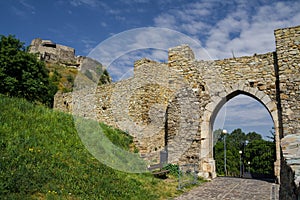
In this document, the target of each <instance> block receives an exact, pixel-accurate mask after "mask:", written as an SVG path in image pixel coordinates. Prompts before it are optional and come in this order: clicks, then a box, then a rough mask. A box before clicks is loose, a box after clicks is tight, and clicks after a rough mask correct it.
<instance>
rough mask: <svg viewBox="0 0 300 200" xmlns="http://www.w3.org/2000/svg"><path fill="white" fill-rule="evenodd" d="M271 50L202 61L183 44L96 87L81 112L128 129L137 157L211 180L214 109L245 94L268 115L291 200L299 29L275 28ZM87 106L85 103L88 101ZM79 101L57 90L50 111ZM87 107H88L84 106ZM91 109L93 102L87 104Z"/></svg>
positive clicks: (298, 133)
mask: <svg viewBox="0 0 300 200" xmlns="http://www.w3.org/2000/svg"><path fill="white" fill-rule="evenodd" d="M275 40H276V51H275V52H271V53H266V54H261V55H254V56H248V57H240V58H229V59H224V60H215V61H199V60H195V59H194V54H193V52H192V50H191V49H190V48H189V47H188V46H185V45H183V46H179V47H175V48H172V49H170V50H169V60H168V63H157V62H154V61H150V60H147V59H142V60H139V61H137V62H136V63H135V66H134V77H133V78H130V79H127V80H123V81H120V82H116V83H113V84H110V85H104V86H100V87H98V88H97V91H96V94H95V98H94V100H95V102H96V103H95V104H94V105H95V107H91V108H88V109H86V111H84V110H83V111H82V115H84V116H90V111H91V110H93V111H95V112H96V115H95V116H93V117H94V118H96V119H97V120H99V121H103V122H105V123H107V124H109V125H112V126H115V127H118V128H120V129H122V130H126V131H128V132H129V133H130V134H131V135H133V136H134V137H135V140H136V143H137V145H138V147H139V150H140V153H141V156H144V157H146V158H147V159H148V160H150V161H153V162H157V160H158V159H159V155H160V152H161V151H162V150H165V151H167V153H168V162H172V163H179V164H183V163H198V165H199V171H200V175H202V176H204V177H212V178H214V177H215V175H216V174H215V162H214V159H213V136H212V126H213V123H214V120H215V117H216V114H217V113H218V111H219V109H220V108H221V107H222V106H223V105H224V104H225V103H226V102H227V101H228V100H229V99H231V98H233V97H235V96H237V95H239V94H245V95H248V96H250V97H253V98H254V99H256V100H258V101H259V102H261V103H262V104H263V105H264V106H265V108H266V109H267V110H268V112H269V113H270V115H271V117H272V119H273V122H274V128H275V134H276V149H277V151H276V158H277V160H276V162H275V175H276V176H277V178H278V180H279V181H280V183H281V190H280V193H281V194H280V195H281V197H282V198H283V199H293V198H296V196H297V193H299V190H297V188H298V184H299V179H298V176H297V175H300V171H299V170H300V169H299V166H300V160H299V158H300V153H299V152H300V150H299V148H298V146H299V144H300V129H299V121H300V104H299V101H300V27H299V26H298V27H291V28H284V29H278V30H276V31H275ZM87 101H90V99H87ZM74 104H76V99H75V100H74V101H72V97H71V94H61V93H58V94H57V95H56V98H55V107H56V108H58V109H61V110H64V111H68V112H71V111H72V106H73V105H74ZM87 105H88V104H87ZM91 105H93V104H91Z"/></svg>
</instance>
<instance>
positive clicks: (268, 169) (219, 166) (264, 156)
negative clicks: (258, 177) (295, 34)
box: [214, 129, 276, 176]
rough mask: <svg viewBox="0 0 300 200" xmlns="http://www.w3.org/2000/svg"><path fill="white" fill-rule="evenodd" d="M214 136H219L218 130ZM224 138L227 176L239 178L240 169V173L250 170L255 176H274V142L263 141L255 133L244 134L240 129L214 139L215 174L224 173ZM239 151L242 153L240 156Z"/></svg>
mask: <svg viewBox="0 0 300 200" xmlns="http://www.w3.org/2000/svg"><path fill="white" fill-rule="evenodd" d="M214 135H217V136H219V135H220V130H216V133H214ZM224 137H225V139H226V169H227V175H229V176H239V175H240V167H241V168H242V173H244V172H248V171H249V170H250V171H251V173H255V174H267V175H272V174H274V162H275V159H276V156H275V142H274V141H266V140H263V139H262V136H261V135H260V134H258V133H256V132H249V133H248V134H245V133H244V132H243V131H242V130H241V129H235V130H234V131H232V133H230V134H226V136H225V135H224V134H221V135H220V136H219V138H218V139H215V141H216V144H215V146H214V156H215V162H216V171H217V174H219V175H224V171H225V169H224ZM239 151H242V154H240V153H239ZM240 159H241V163H240ZM248 163H249V164H248ZM240 164H241V165H240Z"/></svg>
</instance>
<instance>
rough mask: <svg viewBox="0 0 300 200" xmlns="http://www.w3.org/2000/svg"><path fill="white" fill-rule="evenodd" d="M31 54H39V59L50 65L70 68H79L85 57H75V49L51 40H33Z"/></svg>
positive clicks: (30, 48)
mask: <svg viewBox="0 0 300 200" xmlns="http://www.w3.org/2000/svg"><path fill="white" fill-rule="evenodd" d="M29 52H30V53H38V54H39V56H38V58H39V59H40V60H43V61H45V62H49V63H59V64H62V65H65V66H69V67H76V68H77V67H78V66H79V65H80V63H81V62H82V59H83V57H81V56H75V49H74V48H72V47H68V46H64V45H61V44H56V43H54V42H52V41H51V40H42V39H40V38H36V39H33V40H32V42H31V44H30V47H29Z"/></svg>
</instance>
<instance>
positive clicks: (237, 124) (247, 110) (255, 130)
mask: <svg viewBox="0 0 300 200" xmlns="http://www.w3.org/2000/svg"><path fill="white" fill-rule="evenodd" d="M269 108H270V106H269V105H268V106H267V105H266V104H265V102H263V101H262V100H261V98H258V97H256V96H255V95H254V94H251V93H248V92H245V91H242V90H237V91H234V92H232V93H230V94H229V95H227V96H226V97H225V98H223V99H222V100H221V101H220V102H219V103H218V104H217V105H216V106H215V108H214V109H213V111H212V113H211V117H210V128H209V130H210V134H211V148H212V150H213V152H212V154H213V155H212V156H213V159H214V160H215V170H216V173H217V175H229V176H241V177H258V176H266V177H273V178H274V177H276V176H278V174H276V172H277V171H276V170H277V169H276V166H275V164H274V163H275V162H276V160H277V158H278V155H276V152H277V151H276V148H277V147H276V134H278V131H277V130H278V127H276V123H275V121H276V119H275V120H274V117H276V116H274V112H272V111H273V110H270V109H269ZM272 114H273V115H272ZM222 130H227V134H224V133H222ZM270 131H273V132H272V134H271V132H270ZM276 132H277V133H276ZM226 140H227V141H226ZM226 161H227V162H226ZM274 175H275V176H274Z"/></svg>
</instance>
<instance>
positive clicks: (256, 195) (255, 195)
mask: <svg viewBox="0 0 300 200" xmlns="http://www.w3.org/2000/svg"><path fill="white" fill-rule="evenodd" d="M278 193H279V185H278V184H274V183H270V182H267V181H263V180H255V179H240V178H229V177H218V178H216V179H214V180H212V181H211V182H207V183H203V184H201V185H200V186H199V187H197V188H195V189H193V190H191V191H190V192H188V193H185V194H183V195H181V196H179V197H177V198H175V200H191V199H197V200H198V199H199V200H202V199H203V200H211V199H215V200H220V199H223V200H225V199H226V200H228V199H234V200H264V199H267V200H278V199H279V194H278Z"/></svg>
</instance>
